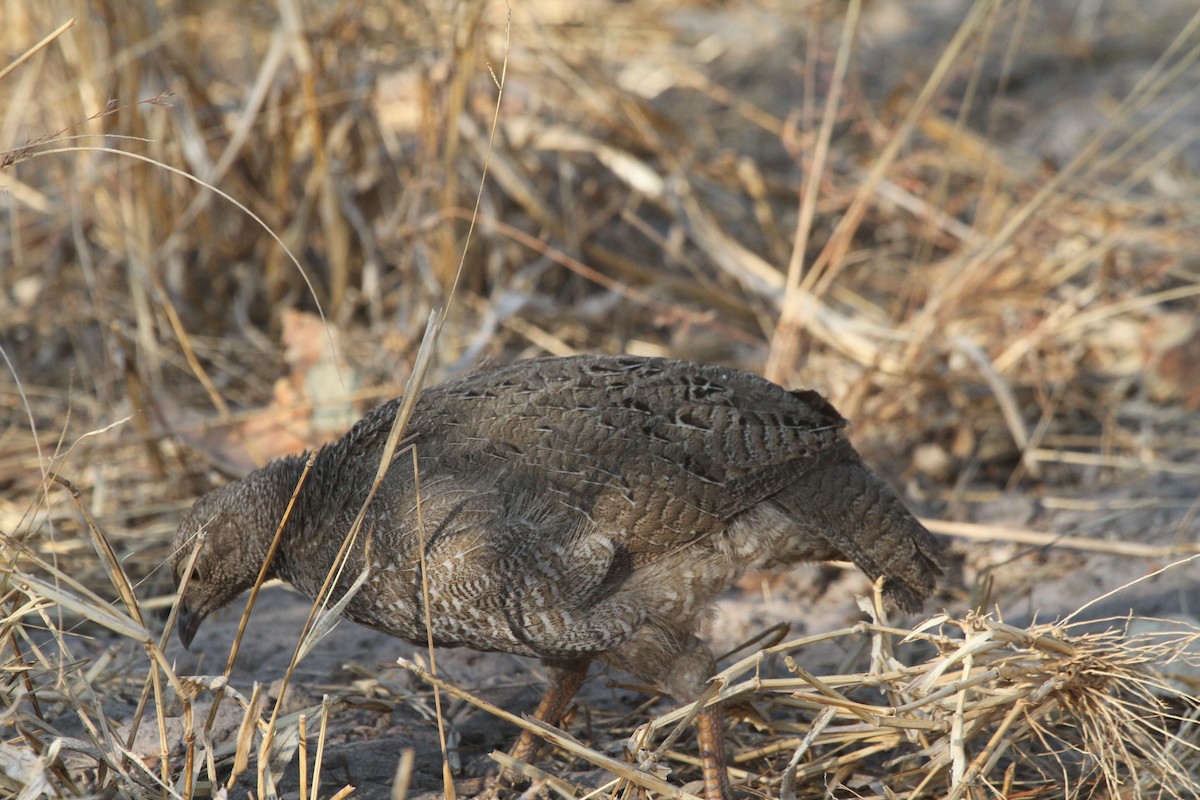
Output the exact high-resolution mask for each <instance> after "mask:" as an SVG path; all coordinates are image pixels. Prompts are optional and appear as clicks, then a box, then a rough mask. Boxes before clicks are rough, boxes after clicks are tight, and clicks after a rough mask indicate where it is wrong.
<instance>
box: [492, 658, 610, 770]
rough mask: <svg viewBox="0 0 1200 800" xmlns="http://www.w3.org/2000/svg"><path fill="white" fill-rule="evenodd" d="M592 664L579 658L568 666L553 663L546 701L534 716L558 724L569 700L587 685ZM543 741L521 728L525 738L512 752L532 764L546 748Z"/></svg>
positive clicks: (521, 759)
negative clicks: (543, 746)
mask: <svg viewBox="0 0 1200 800" xmlns="http://www.w3.org/2000/svg"><path fill="white" fill-rule="evenodd" d="M589 665H590V662H588V661H576V662H572V663H569V664H565V665H553V666H551V667H550V685H549V686H547V687H546V694H544V695H543V696H542V702H540V703H538V707H537V708H536V709H534V712H533V716H534V719H540V720H541V721H543V722H548V723H550V724H551V725H557V724H558V722H559V720H561V719H562V715H563V712H564V711H566V710H567V703H570V702H571V698H572V697H574V696H575V693H576V692H578V691H579V687H580V686H582V685H583V679H584V678H586V677H587V673H588V666H589ZM542 741H543V740H542V737H540V736H536V735H534V734H532V733H530V732H529V731H521V738H519V739H517V743H516V744H514V745H513V747H512V750H510V751H509V753H508V754H509V755H510V756H512V757H513V758H515V759H517V760H518V761H524V762H526V763H529V762H530V761H532V760H533V759H534V758H535V757H536V756H537V754H538V751H539V750H540V749H541V748H542Z"/></svg>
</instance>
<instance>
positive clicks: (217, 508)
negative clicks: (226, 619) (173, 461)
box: [171, 461, 294, 647]
mask: <svg viewBox="0 0 1200 800" xmlns="http://www.w3.org/2000/svg"><path fill="white" fill-rule="evenodd" d="M285 467H286V465H285V463H284V462H278V461H277V462H273V463H271V464H268V465H267V466H266V467H264V468H263V469H260V470H258V471H256V472H253V473H251V474H249V475H247V476H246V477H245V478H242V479H241V480H239V481H234V482H233V483H229V484H226V485H225V486H222V487H221V488H219V489H215V490H213V491H211V492H209V493H208V494H206V495H204V496H203V497H201V498H200V499H199V500H197V501H196V503H195V505H193V506H192V508H191V509H190V510H189V511H188V512H187V514H186V515H185V516H184V518H183V522H182V523H180V525H179V530H178V531H177V532H176V534H175V542H174V550H173V553H172V556H171V570H172V575H173V577H174V579H175V588H176V590H178V589H179V588H180V586H181V585H183V591H182V592H181V593H180V596H179V615H178V622H177V626H178V629H179V639H180V641H182V642H183V646H184V647H189V646H190V645H191V643H192V639H193V638H194V637H195V635H196V631H197V630H199V628H200V624H201V623H202V622H203V621H204V619H205V618H206V617H207V616H208V615H209V614H211V613H212V612H214V611H216V610H217V609H219V608H221V607H223V606H225V605H227V604H228V603H229V602H230V601H231V600H233V599H234V598H235V597H237V596H238V595H239V594H241V593H242V592H243V591H245V590H246V589H249V588H250V587H251V586H253V585H254V581H255V579H256V578H257V577H258V573H259V570H260V569H261V568H262V565H263V562H264V561H265V560H266V557H267V554H268V552H269V549H270V545H271V540H272V539H273V538H274V535H275V529H276V527H277V526H278V524H279V520H280V518H281V517H282V515H283V511H284V508H285V507H286V504H287V500H288V498H289V496H290V494H291V489H292V486H294V482H293V483H292V485H288V481H287V479H286V475H283V474H281V473H285V472H287V470H286V469H285ZM193 552H195V554H196V558H195V562H194V563H193V564H192V567H191V572H190V574H187V573H188V564H189V562H190V561H191V559H192V553H193ZM274 572H275V570H274V569H271V570H269V571H268V573H267V577H268V578H270V577H274ZM185 577H186V579H187V582H186V585H184V579H185Z"/></svg>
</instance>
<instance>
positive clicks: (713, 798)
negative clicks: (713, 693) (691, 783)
mask: <svg viewBox="0 0 1200 800" xmlns="http://www.w3.org/2000/svg"><path fill="white" fill-rule="evenodd" d="M696 723H697V726H698V727H697V731H696V738H697V740H698V742H699V744H700V761H701V763H702V764H703V765H704V766H703V770H704V799H705V800H732V798H733V787H732V786H730V785H729V770H727V769H726V768H725V714H724V712H723V711H722V710H721V704H720V703H715V704H713V705H711V706H709V707H708V708H706V709H704V710H703V711H701V712H700V714H699V715H698V716H697V717H696Z"/></svg>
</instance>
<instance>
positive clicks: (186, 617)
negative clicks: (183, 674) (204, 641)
mask: <svg viewBox="0 0 1200 800" xmlns="http://www.w3.org/2000/svg"><path fill="white" fill-rule="evenodd" d="M203 621H204V617H203V616H202V615H200V614H197V613H196V612H195V611H192V610H191V609H190V608H188V607H187V606H186V605H184V603H183V601H182V600H180V601H179V614H178V616H177V617H176V619H175V628H176V630H178V631H179V641H181V642H183V647H184V649H185V650H187V649H191V646H192V639H193V638H195V636H196V631H198V630H199V629H200V623H201V622H203Z"/></svg>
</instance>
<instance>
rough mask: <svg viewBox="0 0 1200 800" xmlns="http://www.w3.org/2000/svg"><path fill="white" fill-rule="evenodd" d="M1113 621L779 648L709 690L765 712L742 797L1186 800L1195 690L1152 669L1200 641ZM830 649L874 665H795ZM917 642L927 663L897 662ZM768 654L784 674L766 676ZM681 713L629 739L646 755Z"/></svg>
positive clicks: (871, 630) (874, 631) (1190, 651)
mask: <svg viewBox="0 0 1200 800" xmlns="http://www.w3.org/2000/svg"><path fill="white" fill-rule="evenodd" d="M1110 622H1111V623H1112V627H1111V628H1109V629H1107V630H1104V631H1102V632H1083V631H1082V630H1076V628H1078V627H1079V626H1072V625H1066V626H1060V625H1055V624H1037V625H1031V626H1029V627H1025V628H1021V627H1017V626H1013V625H1009V624H1006V623H1004V622H1003V621H1002V620H1000V619H998V618H996V617H993V616H978V615H971V616H967V617H964V618H951V617H948V616H941V617H936V618H934V619H932V620H930V621H928V622H926V623H924V624H923V625H921V626H919V627H918V628H917V630H916V631H914V632H910V631H907V630H903V629H897V628H894V627H891V626H889V625H887V624H886V623H880V622H875V623H863V624H860V625H858V626H855V627H854V628H849V629H845V630H840V631H835V632H832V633H828V634H823V635H820V636H814V637H806V638H805V639H801V640H796V641H789V642H785V643H782V644H779V645H776V646H774V647H771V648H769V649H767V650H765V651H763V652H761V653H756V654H754V655H753V656H750V657H748V658H746V659H744V660H742V661H741V662H739V663H738V664H735V665H733V666H731V667H730V668H728V669H726V670H724V671H723V672H722V673H721V674H720V675H719V676H718V678H717V680H718V681H720V682H721V683H722V689H721V691H720V693H719V698H720V699H722V700H726V701H729V700H732V701H734V702H738V701H741V702H745V703H749V704H751V705H752V706H753V708H754V709H755V711H756V712H757V714H758V715H761V716H760V718H759V723H758V727H759V728H760V731H759V732H758V733H749V732H739V733H738V734H737V736H738V737H739V738H740V739H741V741H740V743H739V746H738V747H737V748H736V749H735V751H734V755H733V761H734V762H735V763H736V764H737V765H738V766H739V767H740V768H741V769H743V770H745V772H744V773H743V775H742V777H743V779H746V780H748V781H749V784H750V785H751V786H753V787H755V788H756V789H758V790H762V791H764V792H765V793H766V794H767V795H768V796H771V795H776V794H778V795H779V796H782V797H785V798H789V797H813V798H816V797H827V796H828V793H829V792H833V793H834V794H835V795H837V794H838V793H839V792H853V793H854V796H857V797H880V798H896V797H901V798H917V797H944V798H953V799H955V800H957V799H958V798H973V797H1002V798H1014V797H1041V796H1045V797H1059V798H1083V797H1179V798H1184V797H1194V796H1195V794H1196V792H1197V791H1198V790H1200V778H1198V777H1197V776H1198V775H1200V772H1198V769H1200V746H1197V743H1196V741H1195V736H1194V733H1195V729H1196V724H1197V721H1198V720H1200V706H1198V704H1197V701H1196V697H1195V694H1194V691H1195V687H1194V686H1188V685H1186V684H1179V683H1177V682H1175V681H1172V680H1170V679H1168V678H1164V677H1163V673H1162V672H1160V669H1166V670H1168V671H1169V670H1170V669H1171V668H1172V666H1173V665H1178V663H1180V662H1181V661H1182V660H1186V659H1188V658H1190V659H1192V660H1193V661H1192V663H1193V665H1194V664H1195V658H1196V652H1197V650H1196V648H1197V642H1200V631H1197V630H1194V629H1187V628H1185V627H1182V626H1181V627H1180V629H1179V630H1178V631H1176V632H1175V633H1173V634H1170V635H1164V634H1160V635H1154V636H1151V635H1130V634H1129V633H1128V632H1127V631H1126V630H1125V629H1124V628H1125V626H1126V625H1128V623H1129V620H1128V619H1126V620H1115V621H1110ZM1091 627H1093V628H1094V627H1095V623H1092V624H1091ZM829 640H839V641H841V642H843V643H844V644H845V646H846V647H847V649H854V648H861V649H862V650H869V653H870V666H869V667H868V668H867V669H866V670H864V671H862V672H855V673H848V674H822V675H820V676H817V675H813V674H811V673H809V672H808V671H806V670H805V669H804V668H803V667H801V666H800V663H799V661H800V658H801V654H802V653H803V651H804V650H805V648H807V647H811V646H812V645H813V644H814V643H816V642H818V641H829ZM914 643H924V644H925V645H932V646H933V647H935V648H936V649H937V653H938V654H937V655H936V656H934V657H931V658H928V659H927V660H924V661H919V662H918V663H916V664H915V665H913V666H908V665H906V664H905V663H903V662H902V661H900V660H897V658H896V655H895V654H896V653H898V652H900V651H902V650H905V649H912V647H913V644H914ZM919 649H926V648H919ZM776 658H782V659H783V660H784V662H785V664H786V666H787V667H788V669H789V670H790V671H791V672H792V673H794V677H791V678H783V679H779V678H765V677H762V676H763V675H765V674H770V671H769V670H768V669H764V666H765V665H766V664H768V663H769V662H770V661H771V660H773V659H776ZM685 713H686V709H685V710H682V711H677V712H673V713H671V714H667V715H665V716H663V717H659V718H658V719H656V720H654V721H652V722H651V723H649V724H648V725H646V726H643V728H641V729H639V732H638V734H636V735H635V736H634V741H638V740H641V741H648V742H650V743H651V744H650V745H646V744H639V747H649V746H652V743H653V741H654V739H653V738H652V737H653V735H654V734H655V733H656V732H658V731H661V730H663V729H669V728H671V727H672V726H673V725H674V724H675V723H677V722H678V721H679V719H680V718H681V716H682V715H683V714H685ZM764 734H765V735H764ZM643 737H644V738H643ZM666 757H667V758H668V759H670V758H672V757H677V758H681V760H684V761H690V760H691V759H689V758H687V757H686V756H680V755H679V754H677V753H675V752H670V753H667V754H666Z"/></svg>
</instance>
